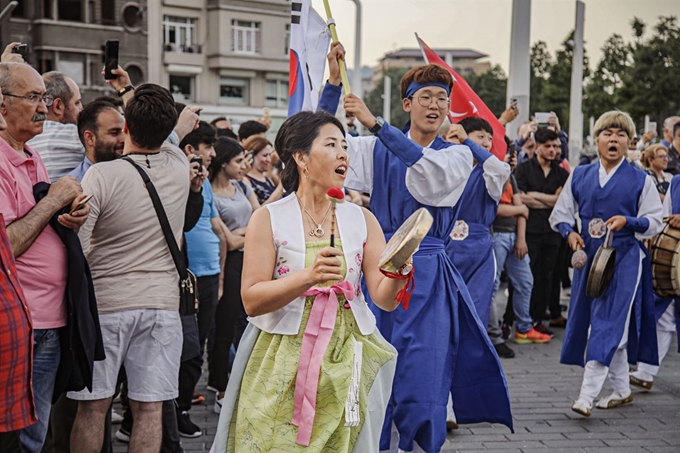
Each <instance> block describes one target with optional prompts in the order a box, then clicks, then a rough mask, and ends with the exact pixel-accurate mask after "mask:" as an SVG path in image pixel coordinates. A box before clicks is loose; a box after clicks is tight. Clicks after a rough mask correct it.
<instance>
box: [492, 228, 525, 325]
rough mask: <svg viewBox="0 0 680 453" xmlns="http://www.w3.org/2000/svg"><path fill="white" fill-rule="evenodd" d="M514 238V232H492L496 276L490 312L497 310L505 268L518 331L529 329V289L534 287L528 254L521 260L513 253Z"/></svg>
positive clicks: (496, 316) (496, 319) (515, 238)
mask: <svg viewBox="0 0 680 453" xmlns="http://www.w3.org/2000/svg"><path fill="white" fill-rule="evenodd" d="M516 240H517V235H516V234H515V233H494V234H493V253H494V255H495V256H496V278H495V279H494V282H493V298H492V299H491V300H492V301H493V303H492V307H491V310H492V312H493V311H496V312H497V308H496V293H497V292H498V288H499V287H500V285H501V271H502V270H503V268H505V272H506V274H508V278H509V279H510V282H511V283H512V286H513V287H514V288H515V294H514V296H513V310H514V312H515V318H516V319H517V325H516V329H517V330H518V331H519V332H527V331H529V330H530V329H531V315H530V314H529V308H530V304H531V290H532V289H533V287H534V277H533V275H532V274H531V266H529V254H527V255H526V256H525V257H524V259H521V260H520V259H519V258H517V255H515V241H516ZM495 322H496V324H498V314H496V315H495ZM490 325H491V322H490ZM490 327H491V326H490ZM491 335H492V333H491V332H489V336H491Z"/></svg>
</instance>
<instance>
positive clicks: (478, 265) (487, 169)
mask: <svg viewBox="0 0 680 453" xmlns="http://www.w3.org/2000/svg"><path fill="white" fill-rule="evenodd" d="M464 144H465V145H467V146H469V147H470V150H471V151H472V152H473V155H474V156H475V158H476V159H477V161H478V163H477V165H476V166H475V168H474V169H473V170H472V173H471V174H470V179H469V180H468V182H467V184H466V185H465V190H464V191H463V196H462V197H461V198H460V201H459V202H458V205H457V206H456V208H455V209H460V211H459V214H458V219H457V220H458V222H461V221H462V222H465V226H463V228H466V229H467V237H465V238H464V239H461V238H458V237H457V235H453V236H451V235H450V236H449V238H448V239H447V243H446V253H447V255H449V259H451V261H452V262H453V265H454V267H455V268H456V269H457V270H458V272H460V275H461V276H462V277H463V281H465V284H466V286H467V288H468V291H469V292H470V297H472V302H473V303H474V305H475V309H476V310H477V315H478V316H479V319H480V320H481V322H482V324H483V325H487V324H488V323H489V311H490V309H491V297H492V295H493V281H494V278H495V276H496V260H495V258H494V255H493V239H492V237H491V233H490V231H489V229H490V227H491V225H492V224H493V222H494V220H495V219H496V213H497V211H498V202H499V201H500V197H501V195H502V194H503V186H504V184H505V182H506V181H507V180H508V177H509V176H510V166H509V165H508V164H506V163H504V162H500V161H499V160H498V158H496V157H495V156H492V155H491V153H489V152H488V151H486V150H485V149H484V148H482V147H481V146H479V145H478V144H476V143H475V142H473V141H472V140H470V139H467V140H465V142H464ZM459 228H460V226H459Z"/></svg>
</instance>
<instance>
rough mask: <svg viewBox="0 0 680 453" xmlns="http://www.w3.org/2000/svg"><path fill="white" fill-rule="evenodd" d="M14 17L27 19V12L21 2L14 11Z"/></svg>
mask: <svg viewBox="0 0 680 453" xmlns="http://www.w3.org/2000/svg"><path fill="white" fill-rule="evenodd" d="M12 17H26V10H24V2H19V3H18V4H17V6H15V7H14V10H13V11H12Z"/></svg>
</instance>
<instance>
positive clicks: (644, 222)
mask: <svg viewBox="0 0 680 453" xmlns="http://www.w3.org/2000/svg"><path fill="white" fill-rule="evenodd" d="M626 227H628V228H632V229H633V231H635V232H636V233H644V232H645V231H647V230H648V229H649V219H647V218H645V217H642V218H640V217H628V216H626Z"/></svg>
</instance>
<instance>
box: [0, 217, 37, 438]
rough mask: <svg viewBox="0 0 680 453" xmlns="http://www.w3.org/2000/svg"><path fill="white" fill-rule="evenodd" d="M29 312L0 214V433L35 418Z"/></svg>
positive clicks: (28, 422)
mask: <svg viewBox="0 0 680 453" xmlns="http://www.w3.org/2000/svg"><path fill="white" fill-rule="evenodd" d="M32 364H33V332H32V328H31V314H30V312H29V309H28V306H27V305H26V298H25V297H24V292H23V290H22V289H21V284H20V283H19V280H18V278H17V268H16V265H15V263H14V256H12V247H11V245H10V243H9V238H8V237H7V233H6V232H5V220H4V218H3V216H2V214H0V383H2V385H0V433H3V432H7V431H15V430H18V429H22V428H25V427H27V426H29V425H32V424H33V423H35V422H36V420H37V418H36V413H35V404H34V403H33V389H32V388H31V375H32Z"/></svg>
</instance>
